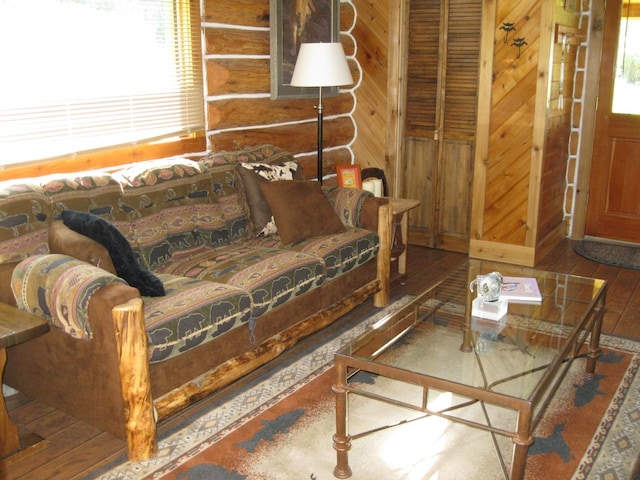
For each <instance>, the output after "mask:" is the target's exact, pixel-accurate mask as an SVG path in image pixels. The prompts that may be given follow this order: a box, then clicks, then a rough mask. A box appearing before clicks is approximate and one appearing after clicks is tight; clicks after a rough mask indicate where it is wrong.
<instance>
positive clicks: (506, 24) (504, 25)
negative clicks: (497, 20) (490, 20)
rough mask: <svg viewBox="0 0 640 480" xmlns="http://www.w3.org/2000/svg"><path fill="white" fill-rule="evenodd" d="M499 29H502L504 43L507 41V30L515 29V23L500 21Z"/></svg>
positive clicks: (512, 30) (513, 30)
mask: <svg viewBox="0 0 640 480" xmlns="http://www.w3.org/2000/svg"><path fill="white" fill-rule="evenodd" d="M500 30H504V43H507V42H508V41H509V32H515V31H516V26H515V23H511V22H502V25H500Z"/></svg>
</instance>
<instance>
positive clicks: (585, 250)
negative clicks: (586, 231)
mask: <svg viewBox="0 0 640 480" xmlns="http://www.w3.org/2000/svg"><path fill="white" fill-rule="evenodd" d="M573 250H574V251H575V252H576V253H577V254H578V255H582V256H583V257H585V258H588V259H589V260H593V261H595V262H599V263H604V264H607V265H614V266H616V267H621V268H631V269H633V270H640V247H633V246H630V245H616V244H613V243H603V242H593V241H591V240H581V241H579V242H578V243H576V245H575V246H574V247H573Z"/></svg>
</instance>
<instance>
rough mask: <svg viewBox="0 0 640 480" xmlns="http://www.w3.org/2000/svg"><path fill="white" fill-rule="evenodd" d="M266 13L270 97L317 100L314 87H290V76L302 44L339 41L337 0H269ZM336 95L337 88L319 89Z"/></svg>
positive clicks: (338, 4)
mask: <svg viewBox="0 0 640 480" xmlns="http://www.w3.org/2000/svg"><path fill="white" fill-rule="evenodd" d="M269 10H270V12H269V23H270V31H271V40H270V42H271V45H270V55H271V98H272V99H274V100H276V99H281V98H315V97H318V93H319V92H318V89H317V88H314V87H293V86H291V84H290V82H291V76H292V75H293V69H294V67H295V65H296V59H297V58H298V51H299V50H300V44H301V43H319V42H338V41H340V0H269ZM300 24H302V27H303V28H302V29H300V28H298V26H299V25H300ZM296 32H299V33H296ZM337 94H338V87H325V88H323V90H322V95H323V96H325V95H329V96H330V95H337Z"/></svg>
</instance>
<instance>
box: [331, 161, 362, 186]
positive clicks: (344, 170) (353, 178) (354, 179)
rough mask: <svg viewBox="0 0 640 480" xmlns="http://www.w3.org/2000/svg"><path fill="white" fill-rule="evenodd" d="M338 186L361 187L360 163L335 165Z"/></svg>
mask: <svg viewBox="0 0 640 480" xmlns="http://www.w3.org/2000/svg"><path fill="white" fill-rule="evenodd" d="M336 173H337V174H338V186H339V187H348V188H362V171H361V170H360V165H336Z"/></svg>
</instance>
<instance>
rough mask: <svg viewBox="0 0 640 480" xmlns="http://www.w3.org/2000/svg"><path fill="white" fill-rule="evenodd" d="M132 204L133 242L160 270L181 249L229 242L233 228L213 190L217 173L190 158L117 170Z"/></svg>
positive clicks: (148, 263) (146, 260) (147, 262)
mask: <svg viewBox="0 0 640 480" xmlns="http://www.w3.org/2000/svg"><path fill="white" fill-rule="evenodd" d="M114 176H115V177H116V178H117V179H118V181H119V182H120V184H121V185H122V192H123V193H122V201H123V203H124V204H126V205H127V206H128V207H129V208H130V209H131V214H130V218H131V229H132V243H133V245H132V246H133V248H134V250H136V251H137V253H138V254H139V256H140V258H141V261H142V263H143V264H144V265H145V266H146V267H147V268H149V269H151V270H155V269H157V268H158V267H160V266H161V265H163V264H164V263H166V262H167V261H169V259H170V258H171V257H172V256H173V255H174V254H175V253H177V252H183V253H184V252H189V251H190V250H194V249H198V248H199V247H200V246H201V245H205V244H206V245H210V246H217V245H225V244H227V243H229V241H230V232H229V229H228V226H227V224H226V223H225V221H224V218H223V206H222V205H221V204H220V203H218V201H217V200H218V199H217V197H216V195H214V194H213V193H212V183H211V174H210V173H209V172H208V171H207V170H206V169H205V168H204V167H203V166H202V165H200V164H199V163H197V162H194V161H192V160H188V159H184V158H175V157H174V158H168V159H162V160H157V161H151V162H143V163H141V164H139V165H134V166H132V167H129V168H125V169H123V170H120V171H118V172H116V173H115V174H114Z"/></svg>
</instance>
